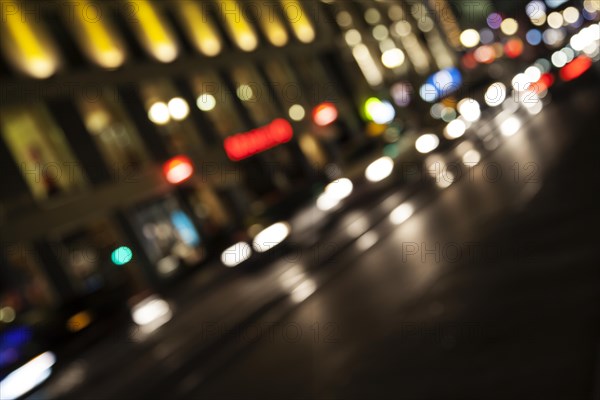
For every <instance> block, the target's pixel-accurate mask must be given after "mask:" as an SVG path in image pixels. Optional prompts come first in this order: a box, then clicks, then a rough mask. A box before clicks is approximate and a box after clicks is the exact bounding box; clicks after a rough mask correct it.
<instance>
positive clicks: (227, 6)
mask: <svg viewBox="0 0 600 400" xmlns="http://www.w3.org/2000/svg"><path fill="white" fill-rule="evenodd" d="M216 4H217V7H218V8H219V14H220V15H221V17H222V18H223V20H224V21H225V26H226V28H227V31H228V32H229V35H230V36H231V38H232V39H233V41H234V42H235V44H236V45H237V46H238V47H239V48H240V49H242V50H244V51H252V50H254V49H256V47H257V46H258V38H257V37H256V32H254V29H253V28H252V26H251V25H250V22H249V21H248V19H247V18H246V15H245V14H244V12H243V11H242V8H241V7H240V5H239V3H238V2H237V1H235V0H218V1H216Z"/></svg>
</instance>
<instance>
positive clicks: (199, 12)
mask: <svg viewBox="0 0 600 400" xmlns="http://www.w3.org/2000/svg"><path fill="white" fill-rule="evenodd" d="M177 11H178V12H179V16H180V20H181V22H182V23H183V26H184V28H185V31H186V33H187V34H188V37H189V38H190V40H191V41H192V43H193V44H194V46H196V49H197V50H198V51H199V52H201V53H202V54H204V55H205V56H208V57H214V56H216V55H218V54H219V53H220V52H221V49H222V47H223V46H222V44H221V38H220V37H219V35H218V33H217V28H216V27H215V25H214V22H213V21H212V20H211V19H210V17H209V16H208V15H207V13H206V12H205V11H204V9H203V7H202V6H201V5H200V4H198V3H194V2H191V1H189V0H183V1H178V4H177Z"/></svg>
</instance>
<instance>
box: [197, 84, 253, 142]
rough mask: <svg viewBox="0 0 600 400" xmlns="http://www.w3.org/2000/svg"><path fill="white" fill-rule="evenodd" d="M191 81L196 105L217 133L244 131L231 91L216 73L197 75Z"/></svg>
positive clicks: (226, 133) (224, 135)
mask: <svg viewBox="0 0 600 400" xmlns="http://www.w3.org/2000/svg"><path fill="white" fill-rule="evenodd" d="M191 83H192V87H193V89H194V93H195V95H196V96H197V98H196V107H198V109H200V110H201V111H203V112H204V113H206V115H207V116H208V118H209V119H210V121H211V122H212V124H213V125H214V127H215V129H216V130H217V132H218V133H219V135H221V136H222V137H227V136H229V135H232V134H234V133H238V132H242V131H244V129H245V127H244V125H243V123H242V121H241V119H240V117H239V115H238V113H237V110H236V109H235V104H234V99H233V97H232V93H231V91H230V90H229V89H228V88H227V86H226V85H225V84H224V83H223V81H222V80H221V79H220V78H219V77H218V76H217V74H215V73H212V72H207V73H203V74H201V75H197V76H195V77H194V78H193V79H192V82H191Z"/></svg>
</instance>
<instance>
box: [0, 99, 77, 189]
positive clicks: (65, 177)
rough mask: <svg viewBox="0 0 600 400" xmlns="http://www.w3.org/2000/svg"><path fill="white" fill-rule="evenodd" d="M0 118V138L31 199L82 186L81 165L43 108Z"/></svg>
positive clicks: (8, 111)
mask: <svg viewBox="0 0 600 400" xmlns="http://www.w3.org/2000/svg"><path fill="white" fill-rule="evenodd" d="M0 116H1V118H0V124H1V125H0V126H1V128H2V138H3V139H4V141H5V142H6V144H7V146H8V148H9V150H10V152H11V154H12V156H13V158H14V159H15V162H16V163H17V166H18V167H19V169H20V171H21V173H22V175H23V178H24V179H25V181H26V182H27V185H28V186H29V188H30V190H31V192H32V194H33V196H34V197H35V198H37V199H45V198H48V197H52V196H56V195H58V194H60V193H65V192H69V191H72V190H73V189H76V188H78V187H82V186H84V185H85V178H84V174H83V170H82V168H81V165H80V164H79V163H78V161H77V159H76V158H75V156H74V154H73V152H72V151H71V149H70V147H69V145H68V143H67V140H66V139H65V136H64V133H63V132H62V131H61V130H60V128H59V127H58V126H57V125H56V123H55V122H54V120H53V119H52V118H51V116H50V114H49V113H48V111H47V110H46V108H45V107H44V106H42V105H39V104H38V105H33V106H27V107H18V108H11V109H5V110H2V111H1V112H0Z"/></svg>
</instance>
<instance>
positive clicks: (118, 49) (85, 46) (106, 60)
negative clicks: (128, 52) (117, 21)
mask: <svg viewBox="0 0 600 400" xmlns="http://www.w3.org/2000/svg"><path fill="white" fill-rule="evenodd" d="M65 16H66V19H67V21H68V22H69V23H70V25H71V27H72V30H73V33H74V35H73V36H74V37H75V39H76V40H77V42H78V44H79V46H80V48H81V49H82V50H83V52H84V53H85V54H86V55H87V57H88V58H89V59H91V60H92V61H93V62H94V63H96V64H98V65H99V66H101V67H103V68H109V69H110V68H117V67H119V66H121V65H122V64H123V62H124V61H125V49H124V47H123V43H122V42H121V39H120V38H119V37H118V36H117V35H116V33H115V31H114V28H113V26H112V24H111V23H110V21H109V18H108V13H107V10H106V9H104V8H101V7H100V3H99V2H92V1H87V0H80V1H76V2H73V9H72V10H71V9H69V11H68V12H65Z"/></svg>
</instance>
